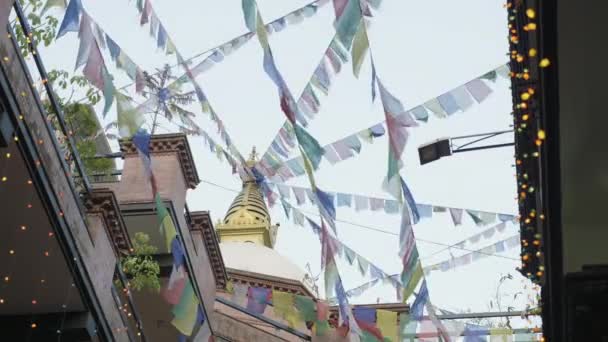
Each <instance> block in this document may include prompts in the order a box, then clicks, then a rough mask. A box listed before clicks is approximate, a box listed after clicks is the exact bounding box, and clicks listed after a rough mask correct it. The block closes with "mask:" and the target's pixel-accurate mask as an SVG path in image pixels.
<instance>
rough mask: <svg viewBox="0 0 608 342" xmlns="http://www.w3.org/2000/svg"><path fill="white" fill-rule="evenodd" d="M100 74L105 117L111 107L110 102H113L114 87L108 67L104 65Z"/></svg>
mask: <svg viewBox="0 0 608 342" xmlns="http://www.w3.org/2000/svg"><path fill="white" fill-rule="evenodd" d="M101 76H102V77H103V98H104V106H103V117H104V118H105V117H106V114H108V111H110V108H111V107H112V103H114V92H115V91H116V89H115V88H114V83H113V78H112V75H110V73H109V72H108V69H106V68H105V67H104V68H103V70H102V74H101Z"/></svg>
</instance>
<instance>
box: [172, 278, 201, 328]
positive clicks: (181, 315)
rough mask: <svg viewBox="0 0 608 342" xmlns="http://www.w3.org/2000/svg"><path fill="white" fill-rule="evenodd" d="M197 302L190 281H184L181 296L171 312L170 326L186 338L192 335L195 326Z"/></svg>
mask: <svg viewBox="0 0 608 342" xmlns="http://www.w3.org/2000/svg"><path fill="white" fill-rule="evenodd" d="M198 305H199V301H198V298H196V294H195V293H194V289H193V288H192V283H191V282H190V279H186V286H185V287H184V291H183V292H182V296H181V298H180V300H179V303H177V305H176V306H174V307H173V310H171V312H172V313H173V315H174V317H173V320H171V324H172V325H173V326H174V327H175V328H176V329H177V330H179V332H181V333H182V334H184V335H186V336H190V335H192V330H193V329H194V325H195V324H196V317H197V310H198Z"/></svg>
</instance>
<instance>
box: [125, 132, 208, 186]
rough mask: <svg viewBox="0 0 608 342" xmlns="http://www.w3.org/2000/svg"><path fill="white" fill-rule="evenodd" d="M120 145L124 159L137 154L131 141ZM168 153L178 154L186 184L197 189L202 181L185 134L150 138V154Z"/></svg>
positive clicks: (159, 135) (160, 135)
mask: <svg viewBox="0 0 608 342" xmlns="http://www.w3.org/2000/svg"><path fill="white" fill-rule="evenodd" d="M119 143H120V150H121V151H122V153H123V157H124V156H128V155H132V154H137V149H136V148H135V145H133V142H132V141H131V140H126V139H123V140H120V142H119ZM166 152H175V153H177V155H178V158H179V161H180V165H181V167H182V172H183V174H184V178H185V181H186V184H188V187H189V188H190V189H194V188H196V186H197V185H198V183H200V179H199V178H198V173H197V172H196V166H195V164H194V159H193V158H192V152H191V151H190V144H188V139H187V138H186V135H185V134H183V133H177V134H157V135H153V136H152V137H151V138H150V154H154V153H166Z"/></svg>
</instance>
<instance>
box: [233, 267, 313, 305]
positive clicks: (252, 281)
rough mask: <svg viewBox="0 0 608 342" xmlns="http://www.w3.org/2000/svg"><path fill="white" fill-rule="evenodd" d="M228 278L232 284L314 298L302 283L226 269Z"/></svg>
mask: <svg viewBox="0 0 608 342" xmlns="http://www.w3.org/2000/svg"><path fill="white" fill-rule="evenodd" d="M227 271H228V277H229V278H230V280H231V281H232V282H233V283H241V284H244V285H248V286H254V287H266V288H271V289H274V290H277V291H282V292H290V293H293V294H297V295H301V296H307V297H310V298H315V296H314V295H313V294H312V292H310V290H309V289H307V288H306V287H305V286H304V285H302V283H300V282H298V281H295V280H289V279H284V278H279V277H273V276H269V275H264V276H260V275H258V274H254V273H250V272H246V271H241V270H234V269H230V268H229V269H228V270H227Z"/></svg>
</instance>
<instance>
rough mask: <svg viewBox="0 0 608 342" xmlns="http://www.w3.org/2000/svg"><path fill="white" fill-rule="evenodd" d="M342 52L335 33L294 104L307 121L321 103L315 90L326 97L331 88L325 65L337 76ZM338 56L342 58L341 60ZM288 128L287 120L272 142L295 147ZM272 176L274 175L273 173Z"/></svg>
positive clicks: (302, 122) (291, 131)
mask: <svg viewBox="0 0 608 342" xmlns="http://www.w3.org/2000/svg"><path fill="white" fill-rule="evenodd" d="M342 50H343V48H342V47H341V46H340V43H339V42H338V41H337V33H336V34H335V35H334V36H333V37H332V40H331V41H330V43H329V45H328V47H327V48H326V50H325V52H324V53H323V56H321V60H320V61H319V64H318V65H317V67H316V68H315V70H314V72H313V74H312V75H311V77H310V78H309V81H308V83H307V85H306V86H305V87H304V90H303V91H302V94H301V95H300V98H299V99H298V100H297V102H296V109H297V113H303V114H304V115H306V117H308V119H312V118H313V117H314V114H316V113H318V111H319V108H320V105H321V103H320V99H319V94H317V93H316V92H315V89H316V90H317V91H319V92H320V93H321V94H324V95H327V94H328V93H329V88H330V86H331V76H330V74H331V72H330V71H329V70H328V67H327V63H329V64H330V65H331V66H332V70H333V73H334V75H337V74H338V73H339V72H340V71H341V69H342V68H341V64H342V63H343V62H345V58H344V53H343V52H342ZM340 56H342V58H341V57H340ZM297 117H298V121H299V123H300V124H302V125H303V126H304V127H306V126H307V120H306V119H304V117H303V116H302V115H298V116H297ZM290 126H291V125H290V124H289V120H287V121H286V122H285V124H284V125H283V127H282V128H281V129H280V130H279V132H278V133H277V135H276V136H275V137H274V139H273V142H277V141H281V140H282V141H285V142H286V143H287V145H288V146H289V148H293V147H295V144H294V143H290V141H294V140H295V137H294V134H295V133H297V132H295V131H294V130H293V129H289V127H290ZM288 150H289V149H288ZM269 152H270V148H269V149H268V150H267V151H266V152H264V154H263V156H262V159H267V158H270V154H269ZM315 169H316V167H315ZM275 171H276V170H275ZM272 174H274V172H273V173H272ZM266 176H267V177H270V176H271V174H266Z"/></svg>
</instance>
